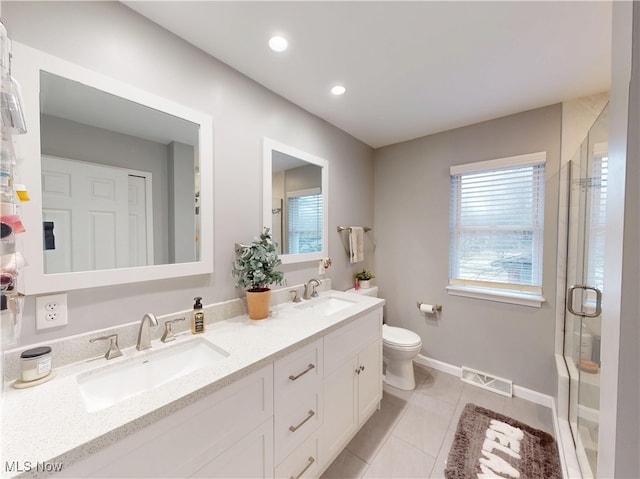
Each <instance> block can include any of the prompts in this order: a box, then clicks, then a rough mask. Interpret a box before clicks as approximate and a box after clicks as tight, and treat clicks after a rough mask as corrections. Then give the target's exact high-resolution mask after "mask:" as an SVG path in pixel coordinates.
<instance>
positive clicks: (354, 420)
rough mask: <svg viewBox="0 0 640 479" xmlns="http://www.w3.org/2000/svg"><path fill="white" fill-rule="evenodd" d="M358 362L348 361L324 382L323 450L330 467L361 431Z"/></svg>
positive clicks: (324, 457)
mask: <svg viewBox="0 0 640 479" xmlns="http://www.w3.org/2000/svg"><path fill="white" fill-rule="evenodd" d="M357 367H358V366H357V361H356V358H352V359H351V360H349V361H347V362H346V363H345V364H344V365H343V366H342V367H340V368H338V369H336V370H335V371H334V372H333V373H331V375H329V376H327V377H325V382H324V424H323V426H322V435H321V444H322V446H321V449H320V452H321V454H322V459H323V461H327V463H330V462H331V461H333V460H334V459H335V458H336V457H337V456H338V454H340V451H342V449H343V448H344V446H345V444H346V443H347V441H348V440H349V439H350V438H351V436H352V434H353V433H354V432H355V430H356V429H357V427H358V411H357V409H356V406H357V403H356V394H357V390H356V388H357V384H358V382H357V381H356V380H355V376H357V374H356V372H355V371H356V369H357Z"/></svg>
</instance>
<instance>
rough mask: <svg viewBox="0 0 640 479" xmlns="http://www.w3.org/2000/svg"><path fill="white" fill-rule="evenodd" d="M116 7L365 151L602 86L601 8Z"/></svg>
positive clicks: (606, 12)
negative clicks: (272, 42)
mask: <svg viewBox="0 0 640 479" xmlns="http://www.w3.org/2000/svg"><path fill="white" fill-rule="evenodd" d="M123 3H124V4H126V5H127V6H129V7H130V8H132V9H133V10H135V11H137V12H138V13H140V14H142V15H144V16H145V17H147V18H149V19H150V20H152V21H154V22H155V23H157V24H159V25H161V26H162V27H164V28H166V29H167V30H169V31H171V32H173V33H174V34H176V35H178V36H179V37H182V38H184V39H185V40H186V41H188V42H190V43H192V44H193V45H195V46H197V47H198V48H200V49H202V50H204V51H205V52H207V53H209V54H211V55H212V56H214V57H216V58H217V59H219V60H221V61H223V62H224V63H226V64H228V65H229V66H231V67H232V68H234V69H236V70H238V71H239V72H241V73H243V74H245V75H246V76H248V77H250V78H252V79H254V80H255V81H256V82H258V83H260V84H262V85H264V86H265V87H266V88H268V89H270V90H272V91H274V92H275V93H277V94H278V95H280V96H282V97H284V98H286V99H288V100H289V101H291V102H293V103H295V104H297V105H299V106H300V107H302V108H304V109H305V110H307V111H309V112H311V113H313V114H314V115H317V116H319V117H320V118H323V119H324V120H326V121H328V122H329V123H331V124H333V125H335V126H337V127H338V128H340V129H342V130H344V131H346V132H348V133H349V134H351V135H353V136H354V137H356V138H358V139H359V140H361V141H363V142H364V143H367V144H368V145H370V146H372V147H375V148H377V147H381V146H385V145H389V144H392V143H397V142H400V141H405V140H408V139H412V138H416V137H421V136H424V135H428V134H432V133H436V132H439V131H444V130H449V129H452V128H456V127H460V126H464V125H469V124H473V123H477V122H481V121H485V120H489V119H492V118H498V117H501V116H505V115H509V114H513V113H517V112H521V111H526V110H529V109H533V108H538V107H541V106H545V105H550V104H554V103H557V102H560V101H562V100H568V99H572V98H576V97H580V96H584V95H589V94H593V93H600V92H603V91H607V90H608V89H609V87H610V73H611V72H610V70H611V2H609V1H586V2H581V1H566V2H556V1H533V2H523V1H522V2H521V1H498V2H484V1H471V2H462V1H445V2H430V1H411V2H403V1H374V2H369V1H352V2H342V1H324V2H313V1H284V2H271V1H257V2H249V1H195V2H190V1H123ZM275 34H279V35H282V36H284V37H286V38H287V39H288V41H289V48H288V50H286V51H285V52H283V53H275V52H273V51H271V50H270V49H269V47H268V45H267V42H268V40H269V38H270V37H271V36H272V35H275ZM336 83H341V84H343V85H344V86H345V87H346V89H347V91H346V93H345V94H344V95H342V96H339V97H336V96H333V95H331V93H330V92H329V90H330V88H331V87H332V86H333V85H335V84H336Z"/></svg>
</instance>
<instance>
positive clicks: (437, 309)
mask: <svg viewBox="0 0 640 479" xmlns="http://www.w3.org/2000/svg"><path fill="white" fill-rule="evenodd" d="M423 304H424V305H426V306H428V305H427V304H426V303H423V302H421V301H418V302H417V305H418V309H421V308H422V305H423ZM440 311H442V305H441V304H434V305H433V312H434V313H435V312H440Z"/></svg>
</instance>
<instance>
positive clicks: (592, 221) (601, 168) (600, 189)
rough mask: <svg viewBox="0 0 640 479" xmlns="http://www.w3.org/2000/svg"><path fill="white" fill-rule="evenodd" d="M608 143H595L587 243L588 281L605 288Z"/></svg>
mask: <svg viewBox="0 0 640 479" xmlns="http://www.w3.org/2000/svg"><path fill="white" fill-rule="evenodd" d="M607 149H608V145H607V144H606V143H598V144H596V145H594V155H593V161H592V163H591V172H590V177H591V181H590V183H589V186H590V188H589V189H588V194H589V227H588V239H587V241H589V244H588V245H587V250H588V252H589V253H588V257H587V283H588V284H589V285H592V286H595V287H596V288H598V289H599V290H600V291H603V290H604V230H605V220H606V207H607V173H608V163H609V158H608V153H607Z"/></svg>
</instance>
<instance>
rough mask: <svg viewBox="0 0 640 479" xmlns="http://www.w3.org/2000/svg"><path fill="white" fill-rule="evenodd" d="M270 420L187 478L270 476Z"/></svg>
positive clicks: (271, 453) (271, 460) (271, 462)
mask: <svg viewBox="0 0 640 479" xmlns="http://www.w3.org/2000/svg"><path fill="white" fill-rule="evenodd" d="M272 434H273V420H272V419H269V420H268V421H266V422H265V423H264V424H263V425H262V426H260V427H258V428H256V429H254V430H253V431H251V432H250V433H249V434H247V435H246V436H245V437H243V438H242V439H241V440H240V441H238V442H237V443H236V444H235V445H233V446H231V447H230V448H229V449H227V450H226V451H225V452H223V453H222V454H220V455H219V456H218V457H217V458H215V459H214V460H213V461H211V462H210V463H209V464H207V465H206V466H204V467H203V468H202V469H200V470H199V471H198V472H196V473H195V474H194V475H192V476H190V477H198V478H209V477H210V478H218V477H219V478H229V479H231V478H236V477H237V478H248V477H251V478H269V477H273V438H272Z"/></svg>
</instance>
